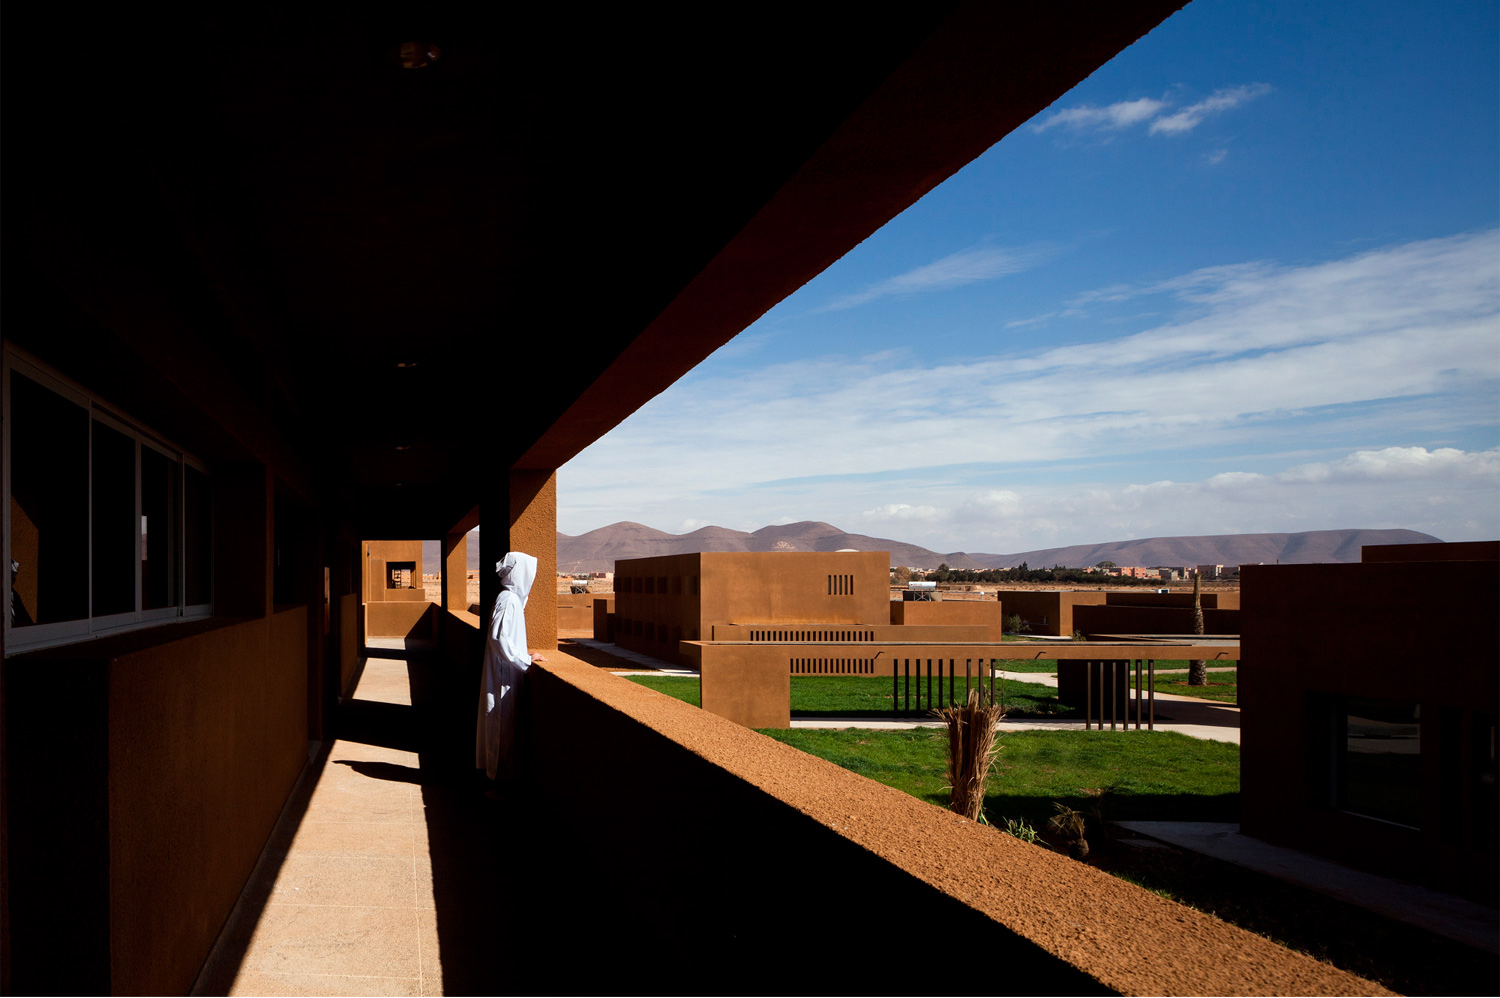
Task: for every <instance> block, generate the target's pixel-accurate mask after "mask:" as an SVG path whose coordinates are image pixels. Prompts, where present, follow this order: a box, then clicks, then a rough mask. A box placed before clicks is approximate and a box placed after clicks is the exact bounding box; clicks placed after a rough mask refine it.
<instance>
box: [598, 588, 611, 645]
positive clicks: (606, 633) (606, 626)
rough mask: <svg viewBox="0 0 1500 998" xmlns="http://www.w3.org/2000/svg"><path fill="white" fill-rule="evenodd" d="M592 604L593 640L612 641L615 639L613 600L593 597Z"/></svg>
mask: <svg viewBox="0 0 1500 998" xmlns="http://www.w3.org/2000/svg"><path fill="white" fill-rule="evenodd" d="M593 602H594V607H593V609H594V618H593V621H594V623H593V626H594V640H595V641H613V640H614V639H615V598H614V597H613V596H595V597H594V601H593Z"/></svg>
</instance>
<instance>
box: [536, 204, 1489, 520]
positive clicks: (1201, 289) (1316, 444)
mask: <svg viewBox="0 0 1500 998" xmlns="http://www.w3.org/2000/svg"><path fill="white" fill-rule="evenodd" d="M1497 258H1500V232H1496V231H1489V232H1480V233H1471V234H1465V235H1460V236H1454V237H1450V238H1446V239H1435V240H1428V241H1423V242H1415V243H1408V244H1405V245H1399V246H1393V247H1388V248H1384V249H1380V250H1375V251H1371V252H1365V253H1360V254H1357V255H1354V256H1350V257H1346V258H1344V259H1339V260H1332V261H1328V262H1324V263H1315V264H1308V265H1304V266H1295V267H1294V266H1285V265H1278V264H1273V263H1266V262H1258V263H1256V262H1252V263H1245V264H1238V265H1234V266H1225V267H1215V268H1207V269H1202V270H1198V271H1193V272H1191V273H1188V274H1184V275H1182V276H1180V277H1177V278H1174V279H1172V280H1169V281H1162V282H1157V283H1155V284H1151V285H1143V286H1117V287H1114V288H1111V289H1107V292H1100V293H1096V294H1095V295H1094V296H1093V297H1092V299H1089V300H1090V301H1091V302H1092V304H1091V305H1090V306H1089V307H1090V308H1092V307H1105V305H1106V304H1108V303H1110V302H1115V301H1124V300H1127V299H1131V298H1137V297H1144V296H1156V297H1158V298H1160V299H1162V300H1164V301H1165V302H1166V303H1167V305H1168V306H1169V307H1170V310H1171V314H1170V318H1169V319H1168V321H1165V322H1158V323H1157V324H1156V325H1154V326H1153V327H1152V328H1149V329H1140V331H1138V332H1131V333H1129V334H1127V335H1124V336H1119V337H1115V338H1113V339H1106V340H1102V341H1100V342H1095V343H1075V344H1071V345H1068V346H1062V347H1055V348H1050V349H1040V350H1031V351H1027V352H1022V353H1016V354H1010V355H992V356H976V357H972V358H967V359H964V360H962V361H956V362H949V363H940V364H934V363H923V362H922V361H921V360H920V359H918V358H917V357H915V356H913V355H911V354H908V353H896V352H886V353H881V354H874V355H870V356H865V357H824V358H820V359H811V360H805V361H797V362H790V363H788V362H783V363H779V364H774V365H769V366H766V367H762V368H760V369H758V370H754V371H751V372H750V373H748V374H744V375H739V374H736V375H735V376H733V377H726V376H724V375H722V374H715V372H714V371H713V370H711V369H708V368H707V367H705V368H704V369H700V371H699V374H698V376H697V377H695V378H694V379H693V380H692V381H691V383H688V382H684V383H679V384H678V385H677V386H674V387H673V388H671V389H669V390H668V391H667V392H665V393H663V395H662V396H660V397H659V398H658V399H656V400H654V401H653V402H651V403H650V404H648V405H647V406H646V407H645V408H643V409H642V410H641V411H640V412H639V413H637V414H636V415H635V416H633V417H631V418H630V419H629V420H627V421H626V422H625V423H623V424H622V425H621V426H620V427H618V428H617V429H616V430H614V431H613V432H611V433H610V434H609V435H608V436H607V437H606V438H604V440H602V441H601V442H600V443H599V444H598V445H596V446H594V447H592V448H590V449H589V450H588V451H585V452H584V454H583V455H581V456H580V457H579V458H578V459H576V460H575V461H574V462H573V463H571V464H570V465H569V466H568V468H567V469H565V478H566V481H567V483H568V498H567V500H566V504H565V505H566V507H567V508H568V510H569V516H570V517H572V516H579V517H581V519H580V520H578V521H575V520H572V519H570V520H569V522H570V523H574V524H575V525H576V526H580V527H582V528H583V529H589V528H592V527H597V526H600V525H602V524H604V523H608V522H612V521H613V520H617V519H622V518H629V519H636V520H641V521H642V522H648V523H661V524H669V523H680V522H683V521H685V520H688V519H692V520H695V521H701V520H704V519H708V520H710V521H712V522H718V523H720V524H723V525H726V526H727V525H730V522H728V521H732V522H736V523H749V524H753V525H755V526H760V525H764V524H766V523H768V522H771V521H772V519H773V517H779V516H780V515H781V514H782V512H783V511H786V510H791V511H794V515H793V516H792V517H791V518H792V519H809V518H812V519H822V520H828V521H829V522H832V523H836V524H840V525H844V523H847V524H849V525H850V526H848V527H846V529H852V528H853V524H855V523H860V524H863V525H864V526H863V527H862V529H865V530H866V531H867V532H874V533H881V532H882V531H881V530H878V529H875V528H874V527H873V526H870V524H878V523H881V522H885V523H890V524H893V525H894V524H902V525H905V530H904V531H903V532H899V533H893V534H892V536H897V537H899V538H901V539H911V540H914V541H916V542H918V543H926V544H927V546H929V547H934V546H936V547H939V548H940V549H942V550H954V549H956V548H960V547H967V548H969V549H971V550H975V549H977V550H985V549H988V550H1006V549H1007V548H1005V547H1002V546H999V545H1001V544H1002V543H1003V542H1006V541H1007V539H1009V540H1011V541H1014V542H1015V543H1016V544H1020V545H1021V547H1011V548H1009V549H1010V550H1023V549H1025V548H1026V547H1041V546H1047V545H1048V544H1050V543H1053V542H1054V541H1055V542H1056V543H1073V542H1076V541H1082V540H1089V539H1111V538H1114V537H1124V536H1149V535H1150V534H1151V533H1152V532H1153V531H1154V532H1156V533H1173V534H1181V533H1195V532H1197V533H1226V532H1235V531H1239V530H1283V529H1313V528H1312V527H1310V526H1307V524H1308V523H1312V522H1314V521H1316V522H1317V526H1319V527H1341V526H1382V525H1389V526H1408V527H1412V528H1414V529H1426V530H1428V531H1429V532H1431V533H1434V534H1436V535H1438V536H1440V537H1446V538H1448V539H1462V538H1461V537H1460V536H1459V535H1465V534H1466V535H1467V536H1469V537H1475V536H1486V535H1488V534H1490V533H1495V532H1496V531H1495V529H1494V520H1495V513H1496V507H1497V503H1496V495H1497V494H1500V493H1497V491H1496V490H1495V489H1494V487H1493V485H1490V486H1481V485H1476V484H1475V483H1476V482H1479V481H1481V480H1486V481H1487V480H1491V479H1493V478H1494V477H1495V475H1496V472H1495V470H1494V469H1495V462H1497V461H1500V457H1496V456H1495V453H1494V452H1492V451H1487V450H1483V448H1484V447H1488V446H1490V444H1489V443H1488V441H1490V440H1493V439H1494V438H1495V432H1496V425H1497V422H1500V420H1497V411H1496V409H1497V407H1496V402H1495V399H1496V397H1497V392H1500V273H1497V268H1496V266H1495V260H1496V259H1497ZM1084 297H1085V298H1086V299H1088V298H1089V296H1084ZM1136 328H1137V329H1139V328H1140V327H1139V326H1137V327H1136ZM736 370H737V368H736ZM1313 437H1315V438H1316V439H1311V438H1313ZM1459 440H1468V441H1486V442H1485V443H1483V444H1481V445H1480V450H1479V451H1478V452H1477V453H1479V454H1480V455H1481V456H1480V457H1477V458H1476V457H1474V456H1473V453H1471V452H1472V451H1473V444H1472V443H1471V444H1470V445H1469V448H1470V450H1469V451H1468V452H1466V451H1465V450H1463V449H1460V448H1459V446H1458V445H1455V441H1459ZM1340 441H1348V443H1344V444H1343V445H1342V446H1343V448H1344V449H1343V450H1342V451H1341V455H1342V456H1339V457H1338V458H1337V459H1336V460H1328V461H1324V462H1322V463H1317V464H1305V463H1304V464H1298V465H1296V466H1294V467H1292V466H1289V467H1286V468H1284V469H1282V470H1281V471H1279V472H1276V473H1274V474H1266V475H1259V476H1257V475H1256V473H1255V472H1253V471H1251V470H1248V469H1246V468H1244V467H1240V468H1233V467H1231V468H1230V470H1229V471H1227V472H1225V473H1224V474H1220V475H1214V474H1213V472H1212V470H1207V471H1205V472H1204V473H1203V480H1202V481H1201V482H1199V483H1197V484H1196V485H1192V484H1189V485H1184V484H1180V483H1173V482H1155V481H1153V480H1154V479H1156V478H1159V477H1162V476H1161V473H1160V472H1159V471H1158V472H1156V473H1154V474H1152V473H1150V472H1144V471H1142V470H1141V469H1142V467H1144V466H1146V465H1147V464H1148V462H1149V463H1150V464H1151V465H1155V466H1160V464H1161V463H1162V462H1163V461H1175V462H1177V463H1178V464H1183V465H1185V466H1190V465H1193V464H1195V463H1196V464H1199V465H1201V464H1203V463H1204V462H1206V461H1207V462H1213V463H1217V464H1218V466H1219V467H1223V466H1224V462H1223V460H1222V457H1220V456H1222V455H1225V454H1232V453H1245V452H1249V451H1252V450H1254V451H1259V452H1261V453H1264V452H1267V451H1270V452H1276V451H1281V452H1289V451H1303V452H1307V451H1309V450H1311V451H1312V452H1313V453H1316V454H1327V453H1329V452H1330V449H1331V448H1337V447H1339V446H1340ZM1388 441H1389V442H1392V443H1400V444H1402V445H1403V446H1401V447H1387V446H1384V444H1385V443H1386V442H1388ZM1371 444H1374V445H1375V446H1370V445H1371ZM1140 455H1150V457H1149V458H1146V457H1141V456H1140ZM1301 460H1303V461H1306V460H1307V459H1306V458H1302V459H1301ZM1475 462H1478V463H1477V464H1476V463H1475ZM1485 462H1488V463H1485ZM1263 463H1264V462H1262V466H1263ZM1086 467H1093V468H1097V469H1107V470H1100V471H1097V472H1091V473H1086V474H1085V473H1082V472H1079V471H1078V469H1079V468H1086ZM1018 468H1024V469H1031V470H1030V471H1029V473H1028V474H1027V475H1026V476H1025V480H1027V481H1032V480H1036V479H1039V478H1048V477H1050V478H1053V479H1062V478H1066V479H1067V480H1069V481H1073V480H1077V479H1079V478H1080V477H1085V478H1090V477H1091V478H1092V479H1096V480H1095V481H1094V483H1093V484H1091V485H1088V486H1076V485H1059V486H1057V487H1056V488H1055V489H1052V490H1050V491H1043V490H1040V489H1039V488H1038V487H1035V486H1028V487H1026V488H1023V487H1021V486H1020V485H1017V484H1014V482H1015V481H1016V480H1017V476H1016V474H1015V469H1018ZM1037 469H1041V470H1037ZM1070 469H1071V470H1070ZM1462 469H1467V470H1462ZM1476 469H1478V470H1476ZM1064 472H1066V474H1064ZM1148 475H1149V477H1147V476H1148ZM1476 475H1479V476H1480V477H1479V478H1476V477H1475V476H1476ZM1483 475H1489V476H1490V479H1483ZM1136 476H1139V477H1136ZM1455 476H1457V477H1455ZM1131 478H1133V479H1134V481H1135V482H1136V483H1139V482H1142V481H1145V482H1150V483H1151V484H1145V485H1142V484H1129V480H1130V479H1131ZM1110 479H1114V482H1113V483H1112V482H1111V481H1110ZM1122 479H1124V480H1123V481H1122ZM1434 482H1444V483H1449V484H1448V485H1444V486H1443V487H1441V488H1429V486H1431V485H1432V483H1434ZM1372 483H1378V487H1376V486H1375V485H1372ZM1402 483H1407V484H1402ZM1450 485H1451V487H1450ZM1318 489H1323V490H1325V492H1324V493H1323V494H1322V495H1321V496H1320V495H1319V494H1318V493H1316V491H1314V492H1309V491H1307V490H1318ZM1485 489H1489V491H1485ZM1299 490H1300V491H1299ZM1297 496H1302V497H1304V498H1306V500H1307V501H1306V502H1302V503H1299V502H1295V501H1293V499H1294V498H1295V497H1297ZM1143 497H1168V498H1169V499H1170V500H1171V501H1170V502H1168V501H1167V500H1166V499H1162V500H1161V506H1160V508H1158V507H1157V506H1154V505H1152V502H1154V501H1155V500H1151V501H1147V499H1146V498H1143ZM1183 497H1188V498H1183ZM1289 497H1290V498H1289ZM1189 500H1191V501H1189ZM1325 500H1326V501H1325ZM1334 500H1336V501H1334ZM1194 503H1200V504H1202V507H1203V510H1204V511H1213V512H1212V513H1211V514H1210V513H1209V512H1195V507H1194V505H1193V504H1194ZM709 510H713V511H714V512H707V511H709ZM719 510H723V511H724V512H722V513H721V512H718V511H719ZM1233 510H1238V511H1239V512H1238V513H1234V514H1233V515H1231V512H1230V511H1233ZM1403 510H1405V511H1406V513H1405V514H1403V512H1402V511H1403ZM627 514H628V515H627ZM1168 514H1171V515H1173V516H1179V517H1181V523H1177V522H1176V521H1173V520H1172V519H1171V518H1170V516H1169V515H1168ZM1334 514H1338V515H1337V516H1334ZM1403 515H1405V516H1407V518H1408V519H1409V518H1416V520H1417V521H1419V522H1403ZM1216 517H1217V519H1215V518H1216ZM1330 517H1331V519H1330ZM1351 518H1352V519H1351ZM841 520H842V521H843V522H841ZM1423 523H1427V524H1429V525H1428V526H1423V525H1422V524H1423ZM585 524H586V526H585ZM996 524H1011V525H1012V527H1006V528H1004V529H1002V528H1001V527H998V526H996ZM1465 524H1467V526H1465ZM565 529H566V528H565ZM893 529H894V528H893ZM906 531H910V533H908V532H906ZM569 532H581V531H579V530H573V531H569ZM1080 532H1084V533H1085V534H1086V536H1079V533H1080ZM918 533H920V534H922V535H923V536H925V537H929V538H931V539H932V540H931V542H928V541H925V540H922V539H921V538H920V537H918V536H915V535H916V534H918ZM943 537H946V538H948V539H949V541H948V545H947V546H946V547H943V546H942V545H941V544H939V543H938V540H939V539H940V538H943ZM986 538H988V540H986ZM1023 538H1024V539H1023ZM1032 540H1035V541H1036V542H1035V543H1032ZM991 542H993V543H991Z"/></svg>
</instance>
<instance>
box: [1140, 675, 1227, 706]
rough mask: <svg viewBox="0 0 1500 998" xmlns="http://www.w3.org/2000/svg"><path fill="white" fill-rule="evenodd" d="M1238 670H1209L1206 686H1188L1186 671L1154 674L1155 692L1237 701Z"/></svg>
mask: <svg viewBox="0 0 1500 998" xmlns="http://www.w3.org/2000/svg"><path fill="white" fill-rule="evenodd" d="M1238 676H1239V670H1238V669H1231V670H1230V671H1229V672H1210V673H1209V674H1208V685H1207V686H1189V685H1188V684H1187V673H1185V672H1169V673H1167V674H1166V675H1163V674H1162V673H1160V672H1158V673H1157V674H1156V692H1158V693H1172V694H1175V695H1177V696H1183V697H1198V698H1199V699H1202V700H1217V701H1219V702H1220V703H1239V702H1240V693H1239V690H1240V687H1239V679H1238Z"/></svg>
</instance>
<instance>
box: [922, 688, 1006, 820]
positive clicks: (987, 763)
mask: <svg viewBox="0 0 1500 998" xmlns="http://www.w3.org/2000/svg"><path fill="white" fill-rule="evenodd" d="M933 713H935V714H936V715H937V716H938V717H940V718H942V719H943V721H945V722H946V723H947V725H948V784H949V786H951V787H952V797H951V798H950V799H949V804H948V807H949V809H950V810H952V811H954V812H956V813H958V814H961V815H963V816H964V817H965V818H968V819H969V820H971V821H983V820H984V781H985V778H986V777H987V776H989V772H990V767H991V766H992V765H994V763H995V756H997V755H998V754H999V753H1000V747H999V746H998V745H997V744H995V724H996V723H997V722H998V721H999V720H1000V719H1001V718H1002V717H1004V716H1005V710H1004V708H1003V707H1002V706H1001V705H1000V704H998V703H995V702H994V701H993V700H990V699H989V698H988V697H986V696H984V695H983V694H982V692H981V691H980V690H970V691H969V700H968V703H965V704H963V705H961V706H957V707H944V708H943V709H941V710H937V711H934V712H933Z"/></svg>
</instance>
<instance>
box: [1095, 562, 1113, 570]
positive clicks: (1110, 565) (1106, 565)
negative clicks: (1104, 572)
mask: <svg viewBox="0 0 1500 998" xmlns="http://www.w3.org/2000/svg"><path fill="white" fill-rule="evenodd" d="M1094 567H1095V568H1115V567H1117V566H1116V565H1115V563H1114V562H1112V561H1101V562H1099V564H1097V565H1095V566H1094Z"/></svg>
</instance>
